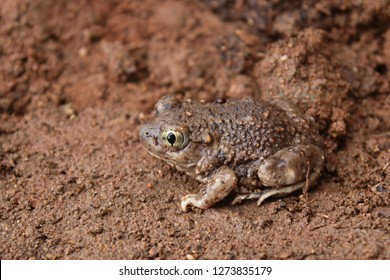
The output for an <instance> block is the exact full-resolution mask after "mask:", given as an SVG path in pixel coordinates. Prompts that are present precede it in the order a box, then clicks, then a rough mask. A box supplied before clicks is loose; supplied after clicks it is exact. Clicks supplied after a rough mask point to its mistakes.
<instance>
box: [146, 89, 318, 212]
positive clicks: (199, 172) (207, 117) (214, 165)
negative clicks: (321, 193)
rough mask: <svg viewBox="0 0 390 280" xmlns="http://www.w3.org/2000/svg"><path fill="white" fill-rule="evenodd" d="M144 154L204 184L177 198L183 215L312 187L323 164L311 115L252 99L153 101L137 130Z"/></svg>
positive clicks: (289, 106) (283, 103)
mask: <svg viewBox="0 0 390 280" xmlns="http://www.w3.org/2000/svg"><path fill="white" fill-rule="evenodd" d="M140 139H141V142H142V144H143V145H144V146H145V147H146V149H147V151H148V152H149V153H150V154H151V155H153V156H155V157H157V158H159V159H162V160H164V161H166V162H167V163H168V164H170V165H171V166H173V167H175V168H176V169H178V170H180V171H183V172H185V173H187V174H188V175H189V176H192V177H194V178H196V179H197V180H199V181H200V182H202V183H204V187H203V188H202V189H201V190H200V191H199V192H198V193H196V194H188V195H186V196H184V197H183V198H182V200H181V207H182V209H183V211H185V212H186V211H188V210H189V209H190V208H191V207H198V208H202V209H206V208H209V207H212V206H213V205H214V204H215V203H216V202H218V201H220V200H222V199H223V198H225V197H226V196H227V195H228V194H229V193H230V192H232V191H235V193H237V196H236V198H235V199H234V201H233V203H236V202H240V201H242V200H243V199H255V198H256V199H258V200H257V203H258V205H260V203H261V202H262V201H263V200H264V199H266V198H268V197H271V196H283V195H287V194H290V193H292V192H294V191H296V190H299V189H302V188H303V187H305V186H310V185H313V184H314V183H315V182H316V181H317V179H318V178H319V176H320V173H321V170H322V168H323V165H324V152H323V150H322V149H321V147H322V144H323V140H322V138H321V136H320V135H319V134H318V130H317V127H316V125H315V123H314V121H313V120H312V118H311V117H308V116H306V115H304V114H303V113H301V112H299V110H298V109H297V108H296V107H295V106H294V105H293V104H291V103H289V102H288V101H287V100H281V99H279V100H274V101H269V102H267V101H258V100H254V99H253V98H249V97H248V98H244V99H239V100H237V99H236V100H227V101H226V100H218V101H216V102H214V103H208V104H203V103H200V102H195V101H186V102H181V101H179V100H178V99H177V98H175V97H171V96H167V97H163V98H161V99H160V100H159V101H158V103H157V104H156V106H155V116H154V119H153V120H152V121H150V122H149V123H147V124H145V125H144V126H143V127H142V128H141V131H140Z"/></svg>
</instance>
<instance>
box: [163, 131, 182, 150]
mask: <svg viewBox="0 0 390 280" xmlns="http://www.w3.org/2000/svg"><path fill="white" fill-rule="evenodd" d="M162 139H163V141H164V143H165V144H166V145H167V146H171V147H175V148H178V147H180V146H181V145H182V144H183V143H184V136H183V134H182V133H180V132H178V131H174V130H164V131H163V133H162Z"/></svg>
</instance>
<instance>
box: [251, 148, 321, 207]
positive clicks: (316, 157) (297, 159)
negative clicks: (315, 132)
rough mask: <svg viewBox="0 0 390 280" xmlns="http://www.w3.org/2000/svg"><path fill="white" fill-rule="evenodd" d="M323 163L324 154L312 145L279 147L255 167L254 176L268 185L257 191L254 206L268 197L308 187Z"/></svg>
mask: <svg viewBox="0 0 390 280" xmlns="http://www.w3.org/2000/svg"><path fill="white" fill-rule="evenodd" d="M323 165H324V153H323V151H322V150H321V149H320V148H318V147H317V146H315V145H297V146H295V147H289V148H284V149H281V150H279V151H278V152H276V153H275V154H274V155H272V156H271V157H269V158H268V159H266V160H265V161H264V162H262V164H261V165H260V167H259V170H258V172H257V175H258V177H259V179H260V181H261V182H262V184H263V185H264V186H267V187H272V188H269V189H265V190H264V191H262V192H261V193H259V194H258V201H257V205H260V204H261V203H262V202H263V201H264V200H265V199H267V198H268V197H272V196H285V195H288V194H290V193H292V192H295V191H297V190H300V189H303V188H304V187H309V186H312V185H313V184H314V183H315V182H316V181H317V179H318V178H319V177H320V175H321V171H322V168H323ZM252 198H253V196H252Z"/></svg>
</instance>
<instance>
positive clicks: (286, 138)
mask: <svg viewBox="0 0 390 280" xmlns="http://www.w3.org/2000/svg"><path fill="white" fill-rule="evenodd" d="M278 102H283V104H282V105H283V109H281V107H279V106H276V105H274V104H273V103H270V102H265V101H257V100H254V99H252V98H244V99H240V100H228V101H226V102H224V101H222V102H215V103H208V104H200V103H193V104H192V103H187V106H184V107H183V109H184V110H185V112H186V114H184V115H185V116H186V118H187V120H185V123H186V124H187V125H188V126H189V129H190V131H197V132H198V133H197V134H201V133H199V132H200V131H203V130H207V131H215V132H217V133H218V135H219V138H218V139H217V141H219V145H220V146H223V147H226V148H227V149H225V151H228V153H229V152H230V153H231V154H230V156H228V157H227V158H228V159H230V162H229V165H231V164H232V165H233V166H237V165H239V164H242V163H245V162H248V161H253V160H256V159H258V160H260V161H261V160H263V159H265V158H267V157H269V156H270V155H272V154H274V153H275V152H276V151H278V150H280V149H281V148H284V147H288V146H292V145H297V144H316V145H317V144H319V143H321V141H322V140H321V137H320V136H319V135H318V133H317V129H316V126H315V124H314V122H313V121H312V120H310V118H308V117H307V116H305V115H303V114H301V113H300V112H299V111H297V110H296V109H295V108H294V107H293V105H290V103H287V102H285V101H278ZM278 105H279V104H278ZM286 106H287V107H286ZM191 135H194V134H193V133H192V134H191Z"/></svg>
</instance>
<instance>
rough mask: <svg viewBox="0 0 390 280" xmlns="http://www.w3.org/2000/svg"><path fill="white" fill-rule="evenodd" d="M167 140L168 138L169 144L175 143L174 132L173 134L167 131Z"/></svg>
mask: <svg viewBox="0 0 390 280" xmlns="http://www.w3.org/2000/svg"><path fill="white" fill-rule="evenodd" d="M167 140H168V142H169V144H171V145H172V146H173V144H175V142H176V136H175V134H173V133H172V132H169V133H168V135H167Z"/></svg>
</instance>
